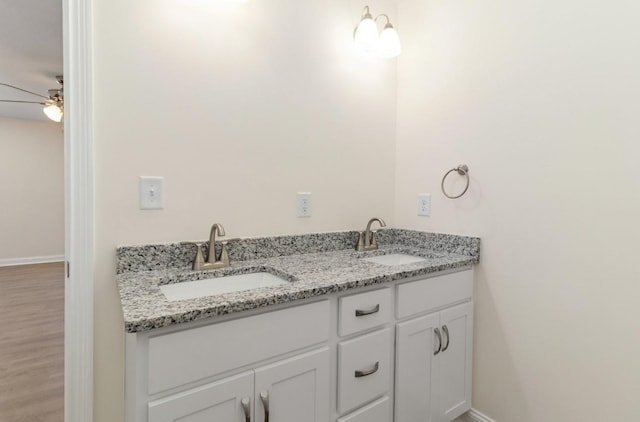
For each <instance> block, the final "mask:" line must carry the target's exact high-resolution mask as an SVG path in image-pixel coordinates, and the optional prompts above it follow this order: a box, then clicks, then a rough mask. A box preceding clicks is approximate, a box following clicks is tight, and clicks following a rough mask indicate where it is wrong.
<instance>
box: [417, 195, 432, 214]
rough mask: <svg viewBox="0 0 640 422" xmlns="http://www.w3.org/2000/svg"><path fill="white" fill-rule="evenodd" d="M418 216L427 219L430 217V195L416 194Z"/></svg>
mask: <svg viewBox="0 0 640 422" xmlns="http://www.w3.org/2000/svg"><path fill="white" fill-rule="evenodd" d="M418 215H420V216H424V217H429V216H431V194H430V193H421V194H418Z"/></svg>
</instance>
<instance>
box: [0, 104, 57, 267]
mask: <svg viewBox="0 0 640 422" xmlns="http://www.w3.org/2000/svg"><path fill="white" fill-rule="evenodd" d="M63 255H64V139H63V134H62V126H60V124H57V123H53V122H37V121H30V120H18V119H9V118H4V117H0V265H8V264H16V263H22V262H23V261H26V260H33V259H35V260H38V259H43V258H44V259H55V258H57V259H59V258H60V257H61V256H63Z"/></svg>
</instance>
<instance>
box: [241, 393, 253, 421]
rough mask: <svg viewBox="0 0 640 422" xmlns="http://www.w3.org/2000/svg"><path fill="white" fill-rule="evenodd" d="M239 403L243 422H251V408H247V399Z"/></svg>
mask: <svg viewBox="0 0 640 422" xmlns="http://www.w3.org/2000/svg"><path fill="white" fill-rule="evenodd" d="M240 403H242V409H243V410H244V420H245V422H251V408H250V407H249V398H248V397H245V398H243V399H242V401H241V402H240Z"/></svg>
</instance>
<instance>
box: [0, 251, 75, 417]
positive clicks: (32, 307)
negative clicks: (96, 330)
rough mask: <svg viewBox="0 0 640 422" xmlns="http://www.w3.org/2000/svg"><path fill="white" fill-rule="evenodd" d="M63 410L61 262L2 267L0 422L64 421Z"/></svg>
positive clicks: (0, 272) (62, 280)
mask: <svg viewBox="0 0 640 422" xmlns="http://www.w3.org/2000/svg"><path fill="white" fill-rule="evenodd" d="M63 409H64V267H63V263H53V264H37V265H24V266H16V267H0V422H63V420H64V410H63Z"/></svg>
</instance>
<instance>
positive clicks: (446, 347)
mask: <svg viewBox="0 0 640 422" xmlns="http://www.w3.org/2000/svg"><path fill="white" fill-rule="evenodd" d="M442 332H443V333H444V334H445V335H446V336H447V344H446V345H445V346H443V347H442V351H443V352H444V351H445V350H447V349H448V348H449V343H450V342H451V338H450V337H449V328H447V326H446V325H443V326H442Z"/></svg>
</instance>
